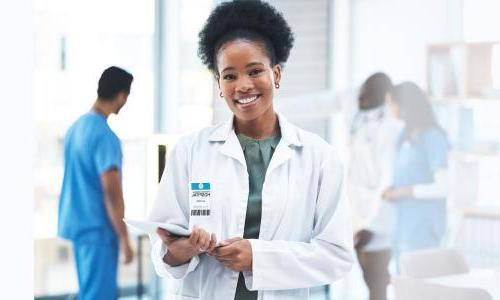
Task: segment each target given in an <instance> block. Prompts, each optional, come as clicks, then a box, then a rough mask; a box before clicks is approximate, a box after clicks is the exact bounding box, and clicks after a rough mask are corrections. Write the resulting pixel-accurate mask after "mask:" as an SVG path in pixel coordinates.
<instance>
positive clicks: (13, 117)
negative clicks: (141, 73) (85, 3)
mask: <svg viewBox="0 0 500 300" xmlns="http://www.w3.org/2000/svg"><path fill="white" fill-rule="evenodd" d="M0 41H1V45H2V46H1V47H0V91H1V93H0V139H1V146H0V191H1V194H0V237H1V239H2V250H1V252H0V253H1V255H0V266H1V269H0V282H1V283H2V284H1V286H2V288H1V290H0V298H2V299H32V298H33V243H32V224H33V223H32V218H33V179H32V178H33V176H32V172H33V169H32V168H33V164H32V162H33V153H34V150H33V114H32V94H33V69H34V63H33V57H34V53H33V46H34V36H33V2H32V0H18V1H8V0H0Z"/></svg>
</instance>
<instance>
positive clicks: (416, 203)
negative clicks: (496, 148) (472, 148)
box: [382, 82, 449, 258]
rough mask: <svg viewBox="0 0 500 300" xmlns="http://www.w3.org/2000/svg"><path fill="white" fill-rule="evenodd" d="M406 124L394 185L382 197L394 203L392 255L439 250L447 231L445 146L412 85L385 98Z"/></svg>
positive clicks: (425, 101) (424, 101) (425, 103)
mask: <svg viewBox="0 0 500 300" xmlns="http://www.w3.org/2000/svg"><path fill="white" fill-rule="evenodd" d="M389 103H390V106H391V108H392V111H393V112H394V114H395V115H396V117H398V118H400V119H401V120H402V121H403V123H404V130H403V132H402V134H401V136H400V138H399V140H398V142H397V149H396V156H395V159H394V170H393V182H392V186H391V187H389V188H388V189H387V190H386V191H385V192H384V193H383V195H382V197H383V198H384V199H386V200H387V201H394V202H396V206H397V221H396V227H395V229H394V230H395V232H394V242H395V245H394V254H395V255H396V258H398V257H399V255H400V254H401V253H402V252H406V251H412V250H417V249H422V248H432V247H438V246H439V245H440V243H441V240H442V237H443V235H444V233H445V230H446V201H445V200H446V195H447V180H446V179H447V172H446V170H447V160H448V151H449V144H448V141H447V138H446V134H445V132H444V131H443V130H442V129H441V128H440V127H439V125H438V124H437V122H436V119H435V117H434V114H433V112H432V108H431V105H430V103H429V100H428V98H427V96H426V95H425V93H424V92H423V91H422V90H421V89H420V88H419V87H418V86H417V85H416V84H414V83H412V82H404V83H401V84H399V85H397V86H395V87H394V88H393V89H392V91H391V93H390V99H389Z"/></svg>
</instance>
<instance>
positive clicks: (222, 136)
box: [208, 112, 302, 147]
mask: <svg viewBox="0 0 500 300" xmlns="http://www.w3.org/2000/svg"><path fill="white" fill-rule="evenodd" d="M276 115H277V116H278V122H279V126H280V130H281V140H282V141H283V142H284V143H286V144H287V146H295V147H302V143H301V142H300V139H299V136H298V132H297V128H296V127H295V126H293V125H292V124H290V123H289V122H288V121H287V120H286V118H285V117H284V116H283V115H282V114H280V113H278V112H277V113H276ZM233 120H234V115H233V116H232V117H231V118H229V120H227V121H226V122H224V123H222V124H220V125H219V126H218V127H216V128H215V129H214V131H213V132H212V133H211V134H210V135H209V137H208V140H209V141H210V142H226V141H228V140H232V136H233V135H234V138H236V134H235V132H234V126H233Z"/></svg>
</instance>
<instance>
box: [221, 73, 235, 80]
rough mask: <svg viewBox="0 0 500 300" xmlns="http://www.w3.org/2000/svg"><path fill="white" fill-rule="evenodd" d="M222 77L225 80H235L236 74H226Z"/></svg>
mask: <svg viewBox="0 0 500 300" xmlns="http://www.w3.org/2000/svg"><path fill="white" fill-rule="evenodd" d="M222 79H224V80H235V79H236V75H234V74H226V75H224V76H222Z"/></svg>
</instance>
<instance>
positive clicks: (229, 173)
mask: <svg viewBox="0 0 500 300" xmlns="http://www.w3.org/2000/svg"><path fill="white" fill-rule="evenodd" d="M292 44H293V34H292V32H291V30H290V28H289V27H288V25H287V23H286V21H285V20H284V19H283V16H282V15H281V14H280V13H278V12H277V11H276V10H275V9H274V8H273V7H272V6H271V5H270V4H268V3H266V2H264V1H232V2H224V3H221V4H220V5H219V6H217V7H216V8H215V9H214V11H213V12H212V13H211V15H210V17H209V18H208V20H207V23H206V24H205V26H204V28H203V30H202V32H201V33H200V50H199V53H200V56H201V58H202V61H203V62H204V63H205V64H206V65H207V66H208V68H209V70H210V71H212V72H213V74H214V78H215V80H216V81H217V84H218V86H219V89H220V95H221V98H223V99H224V101H225V102H226V104H227V105H228V107H229V109H230V110H231V111H232V113H233V117H232V118H230V119H229V120H228V121H227V122H225V123H223V124H220V125H216V126H213V127H209V128H205V129H202V130H201V131H199V132H197V133H194V134H192V135H189V136H187V137H184V138H181V139H180V140H179V141H178V142H177V144H176V145H175V147H174V149H173V150H172V153H171V155H170V158H169V162H168V164H167V166H166V169H165V173H164V175H163V177H162V180H161V182H160V187H159V191H158V197H157V200H156V202H155V204H154V206H153V208H152V211H151V214H150V219H151V220H152V221H158V222H168V223H174V224H177V225H180V226H182V227H185V228H187V227H190V228H193V233H192V234H191V236H190V237H189V238H185V237H184V238H180V237H179V238H176V237H173V236H172V235H171V234H170V233H168V232H167V231H165V230H160V229H159V230H158V231H157V235H153V236H151V240H152V243H153V248H152V260H153V264H154V267H155V269H156V271H157V273H158V274H159V275H160V276H168V277H170V278H173V280H172V281H171V283H172V285H171V288H170V293H172V294H174V295H175V296H176V298H179V299H217V300H219V299H221V300H225V299H228V300H232V299H238V300H240V299H243V297H240V296H241V295H242V293H244V294H245V295H246V296H245V297H244V299H261V300H271V299H283V300H285V299H308V298H309V288H311V287H315V286H320V285H325V284H329V283H331V282H333V281H335V280H337V279H339V278H341V277H343V276H345V275H346V274H347V272H348V271H349V270H350V268H351V266H352V264H353V245H352V228H351V220H350V217H351V213H350V210H349V209H348V203H347V202H346V201H341V200H340V199H341V198H340V194H341V185H342V173H343V171H342V167H341V165H340V163H339V160H338V158H337V156H336V154H335V151H334V150H333V148H332V147H331V146H330V145H328V144H327V143H326V142H325V141H324V140H322V139H321V138H320V137H318V136H317V135H315V134H312V133H309V132H306V131H304V130H301V129H299V128H297V127H295V126H294V125H292V124H290V123H289V122H287V120H286V119H285V118H284V117H283V116H282V115H280V114H277V113H276V112H275V111H274V108H273V102H274V93H275V91H276V89H278V88H279V87H280V80H281V65H282V64H284V63H285V62H286V60H287V58H288V54H289V51H290V49H291V47H292ZM270 49H272V50H270ZM242 136H245V139H246V140H251V141H252V143H254V144H257V145H261V142H264V141H268V140H269V139H272V140H273V141H276V139H279V142H278V143H277V144H273V147H275V148H274V149H272V150H271V151H270V152H271V155H270V156H269V155H266V157H268V158H269V160H267V162H268V165H267V166H266V168H265V169H266V171H265V172H264V171H262V169H263V168H261V169H260V171H261V172H256V173H255V172H253V171H254V170H253V168H254V167H255V166H256V165H258V163H255V161H258V159H254V158H253V159H254V163H252V164H249V163H247V162H248V161H252V160H251V159H252V157H250V155H249V153H250V152H249V149H248V148H245V146H244V143H243V142H242V141H241V139H240V138H241V137H242ZM259 147H260V146H259ZM265 149H267V150H269V148H265ZM264 154H265V153H264V151H263V150H262V149H261V152H260V154H259V155H260V156H261V157H263V156H264ZM267 154H269V153H267ZM256 177H260V178H261V179H263V181H262V182H261V183H260V184H255V182H256V180H255V178H256ZM252 182H253V184H252ZM256 186H257V188H261V191H260V192H259V194H260V195H258V196H259V199H257V201H256V202H257V203H258V204H259V206H260V207H261V209H259V211H258V212H257V218H254V217H252V218H248V216H249V215H251V214H252V213H254V214H253V216H255V215H256V214H255V212H251V211H250V210H249V207H252V206H251V205H250V204H252V205H253V204H255V201H254V202H253V203H252V202H251V200H252V201H253V200H254V199H250V198H249V196H250V195H251V194H252V193H254V194H255V190H257V188H256ZM249 212H250V213H249ZM255 219H258V223H257V222H256V223H257V225H258V230H259V231H258V233H257V236H256V237H255V238H252V237H250V238H248V237H246V236H248V234H247V223H249V222H252V221H254V220H255ZM249 220H250V221H249ZM195 225H196V226H197V227H195ZM216 242H220V243H221V244H222V246H221V247H218V248H215V245H216ZM207 249H208V251H206V252H205V251H203V250H207ZM244 289H248V290H247V291H245V290H244ZM247 296H248V297H247Z"/></svg>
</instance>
